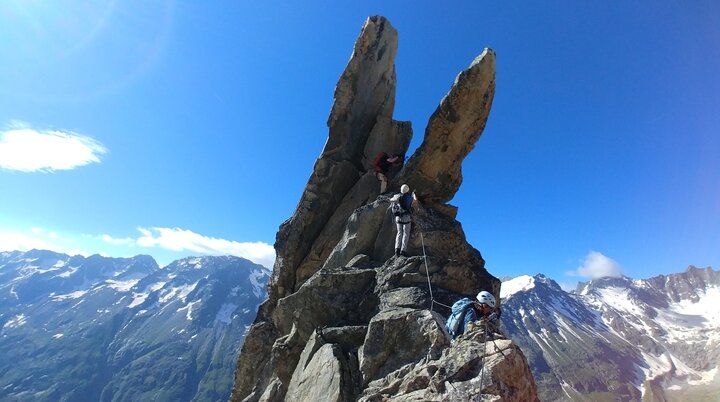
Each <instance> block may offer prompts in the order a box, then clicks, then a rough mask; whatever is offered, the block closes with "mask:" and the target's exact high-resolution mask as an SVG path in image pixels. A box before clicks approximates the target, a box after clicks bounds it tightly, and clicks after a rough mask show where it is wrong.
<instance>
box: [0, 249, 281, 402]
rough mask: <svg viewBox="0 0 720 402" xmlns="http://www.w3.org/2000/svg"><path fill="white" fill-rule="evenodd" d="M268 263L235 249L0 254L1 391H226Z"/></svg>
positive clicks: (80, 394)
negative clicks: (181, 254)
mask: <svg viewBox="0 0 720 402" xmlns="http://www.w3.org/2000/svg"><path fill="white" fill-rule="evenodd" d="M269 274H270V271H269V270H268V269H267V268H264V267H262V266H260V265H257V264H254V263H252V262H250V261H248V260H245V259H242V258H237V257H199V258H185V259H181V260H178V261H175V262H173V263H171V264H170V265H168V266H166V267H164V268H160V267H159V266H158V265H157V263H156V262H155V260H153V259H152V257H149V256H142V255H141V256H136V257H133V258H106V257H101V256H99V255H94V256H91V257H87V258H85V257H81V256H74V257H71V256H68V255H65V254H58V253H54V252H51V251H41V250H32V251H28V252H1V253H0V356H2V357H1V358H0V400H3V401H150V400H153V401H161V400H162V401H190V400H192V401H218V400H227V399H228V397H229V395H230V390H231V388H232V383H233V372H234V369H235V364H236V361H237V356H238V354H239V352H240V347H241V344H242V341H243V338H244V336H245V332H246V329H247V328H248V327H249V326H250V325H251V324H252V322H253V320H254V319H255V313H256V311H257V307H258V306H259V304H260V303H261V302H262V301H263V300H264V299H265V298H266V297H267V295H266V283H267V279H268V277H269Z"/></svg>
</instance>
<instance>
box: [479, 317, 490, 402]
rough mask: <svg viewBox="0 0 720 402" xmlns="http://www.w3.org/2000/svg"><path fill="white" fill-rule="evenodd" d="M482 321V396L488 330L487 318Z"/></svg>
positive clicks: (481, 392) (481, 391)
mask: <svg viewBox="0 0 720 402" xmlns="http://www.w3.org/2000/svg"><path fill="white" fill-rule="evenodd" d="M483 321H485V330H484V331H483V346H482V348H483V351H482V357H480V396H482V394H483V389H485V386H484V384H483V382H484V380H485V354H486V347H485V344H486V342H487V331H488V323H487V319H484V320H483Z"/></svg>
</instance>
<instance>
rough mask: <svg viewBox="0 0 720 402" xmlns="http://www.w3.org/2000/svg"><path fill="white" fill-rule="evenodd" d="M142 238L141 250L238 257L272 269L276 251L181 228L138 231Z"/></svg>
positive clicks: (265, 244) (265, 245)
mask: <svg viewBox="0 0 720 402" xmlns="http://www.w3.org/2000/svg"><path fill="white" fill-rule="evenodd" d="M138 230H139V231H140V233H141V234H142V236H141V237H140V238H138V239H137V244H138V245H139V246H142V247H160V248H164V249H167V250H171V251H176V252H192V253H198V254H207V255H226V254H230V255H235V256H238V257H243V258H247V259H248V260H250V261H253V262H255V263H257V264H261V265H264V266H266V267H272V266H273V264H274V263H275V249H274V248H273V246H272V245H270V244H267V243H263V242H244V243H241V242H237V241H233V240H225V239H217V238H214V237H207V236H203V235H200V234H197V233H195V232H193V231H191V230H185V229H180V228H151V229H146V228H138Z"/></svg>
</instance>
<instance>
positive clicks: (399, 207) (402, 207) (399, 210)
mask: <svg viewBox="0 0 720 402" xmlns="http://www.w3.org/2000/svg"><path fill="white" fill-rule="evenodd" d="M390 211H392V213H393V215H395V216H402V215H405V214H411V213H412V194H410V193H407V194H403V195H401V196H400V197H399V198H398V199H397V201H393V203H392V205H391V206H390Z"/></svg>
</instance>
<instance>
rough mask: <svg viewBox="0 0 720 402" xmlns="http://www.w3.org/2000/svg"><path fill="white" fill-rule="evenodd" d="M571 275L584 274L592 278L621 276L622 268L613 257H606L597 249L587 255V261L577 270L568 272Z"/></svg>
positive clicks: (583, 275)
mask: <svg viewBox="0 0 720 402" xmlns="http://www.w3.org/2000/svg"><path fill="white" fill-rule="evenodd" d="M567 274H568V275H570V276H582V277H586V278H590V279H598V278H602V277H606V276H610V277H614V278H617V277H620V276H622V274H623V273H622V269H621V268H620V265H619V264H618V263H617V262H615V261H614V260H613V259H611V258H608V257H606V256H605V255H603V254H602V253H599V252H597V251H590V252H589V253H588V255H586V256H585V261H583V263H582V265H580V266H579V267H578V268H577V269H576V270H575V271H570V272H567Z"/></svg>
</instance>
